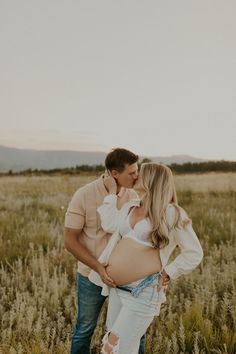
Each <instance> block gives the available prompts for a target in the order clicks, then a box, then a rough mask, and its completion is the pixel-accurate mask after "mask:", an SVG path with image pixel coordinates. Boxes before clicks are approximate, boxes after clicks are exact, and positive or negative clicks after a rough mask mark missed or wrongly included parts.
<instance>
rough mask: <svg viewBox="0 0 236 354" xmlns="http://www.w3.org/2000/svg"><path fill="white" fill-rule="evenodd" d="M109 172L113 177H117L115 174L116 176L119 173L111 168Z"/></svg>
mask: <svg viewBox="0 0 236 354" xmlns="http://www.w3.org/2000/svg"><path fill="white" fill-rule="evenodd" d="M110 174H111V176H112V177H113V178H115V179H116V178H117V176H118V174H119V172H118V171H117V170H111V171H110Z"/></svg>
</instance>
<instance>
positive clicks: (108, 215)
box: [97, 194, 120, 234]
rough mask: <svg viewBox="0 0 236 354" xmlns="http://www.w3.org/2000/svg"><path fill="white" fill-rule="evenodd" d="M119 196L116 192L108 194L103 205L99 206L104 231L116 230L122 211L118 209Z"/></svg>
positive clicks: (111, 231)
mask: <svg viewBox="0 0 236 354" xmlns="http://www.w3.org/2000/svg"><path fill="white" fill-rule="evenodd" d="M116 203H117V196H116V195H115V194H109V195H107V196H106V197H105V198H104V200H103V203H102V205H100V207H98V208H97V211H98V213H99V215H100V217H101V226H102V228H103V230H104V231H106V232H108V233H110V234H112V233H113V232H115V231H116V230H117V228H118V225H119V214H120V211H119V210H118V209H117V206H116Z"/></svg>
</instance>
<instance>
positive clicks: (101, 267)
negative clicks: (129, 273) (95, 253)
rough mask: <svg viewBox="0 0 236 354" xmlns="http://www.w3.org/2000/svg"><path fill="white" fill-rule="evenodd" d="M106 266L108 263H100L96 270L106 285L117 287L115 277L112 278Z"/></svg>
mask: <svg viewBox="0 0 236 354" xmlns="http://www.w3.org/2000/svg"><path fill="white" fill-rule="evenodd" d="M106 266H107V265H104V264H101V263H99V264H98V266H97V269H96V272H97V273H98V274H99V275H100V278H101V279H102V281H103V283H105V284H106V285H108V286H110V287H112V288H115V287H116V284H115V282H114V281H113V279H111V277H109V275H108V274H107V271H106Z"/></svg>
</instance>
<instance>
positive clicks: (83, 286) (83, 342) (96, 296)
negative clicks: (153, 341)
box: [71, 274, 145, 354]
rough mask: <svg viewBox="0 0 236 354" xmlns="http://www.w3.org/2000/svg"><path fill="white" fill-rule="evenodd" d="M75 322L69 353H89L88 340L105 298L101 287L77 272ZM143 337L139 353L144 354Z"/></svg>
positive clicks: (89, 340)
mask: <svg viewBox="0 0 236 354" xmlns="http://www.w3.org/2000/svg"><path fill="white" fill-rule="evenodd" d="M77 300H78V315H77V323H76V326H75V329H74V333H73V336H72V345H71V354H90V342H91V338H92V335H93V332H94V330H95V327H96V325H97V320H98V316H99V313H100V311H101V308H102V305H103V303H104V301H105V300H106V298H105V296H102V295H101V287H100V286H97V285H95V284H93V283H91V282H90V281H89V279H88V278H87V277H84V276H83V275H81V274H77ZM144 346H145V337H144V336H143V337H142V338H141V341H140V347H139V354H144Z"/></svg>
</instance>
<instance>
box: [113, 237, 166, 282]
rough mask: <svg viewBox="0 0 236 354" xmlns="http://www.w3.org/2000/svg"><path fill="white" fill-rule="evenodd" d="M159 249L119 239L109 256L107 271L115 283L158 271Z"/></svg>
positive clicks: (133, 279) (129, 280)
mask: <svg viewBox="0 0 236 354" xmlns="http://www.w3.org/2000/svg"><path fill="white" fill-rule="evenodd" d="M160 270H161V261H160V254H159V250H157V249H154V248H151V247H148V246H144V245H141V244H139V243H137V242H136V241H134V240H131V239H127V238H126V239H121V240H120V241H119V242H118V244H117V245H116V247H115V249H114V250H113V251H112V254H111V256H110V258H109V262H108V266H107V273H108V275H109V276H110V277H111V278H112V279H113V280H114V282H115V283H116V284H117V285H125V284H129V283H131V282H133V281H136V280H139V279H142V278H145V277H146V276H147V275H150V274H153V273H155V272H159V271H160Z"/></svg>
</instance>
